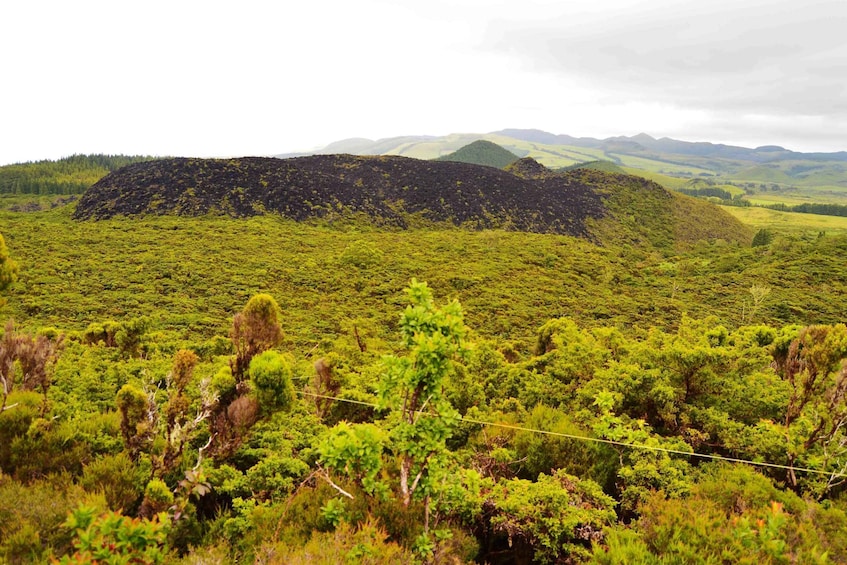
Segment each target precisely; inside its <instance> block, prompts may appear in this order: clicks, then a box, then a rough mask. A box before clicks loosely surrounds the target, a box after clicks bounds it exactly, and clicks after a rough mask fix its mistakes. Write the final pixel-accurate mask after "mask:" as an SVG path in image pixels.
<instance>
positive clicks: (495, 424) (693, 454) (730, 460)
mask: <svg viewBox="0 0 847 565" xmlns="http://www.w3.org/2000/svg"><path fill="white" fill-rule="evenodd" d="M297 393H298V394H303V395H306V396H312V397H314V398H323V399H325V400H334V401H336V402H346V403H348V404H358V405H360V406H368V407H370V408H378V406H377V405H376V404H375V403H373V402H364V401H362V400H353V399H351V398H340V397H337V396H327V395H324V394H317V393H314V392H306V391H297ZM459 419H460V420H461V421H462V422H467V423H469V424H478V425H482V426H491V427H495V428H504V429H507V430H515V431H521V432H530V433H535V434H543V435H548V436H554V437H562V438H567V439H575V440H582V441H593V442H595V443H605V444H608V445H617V446H620V447H630V448H632V449H644V450H649V451H659V452H662V453H668V454H672V455H685V456H688V457H699V458H701V459H710V460H714V461H726V462H728V463H743V464H746V465H753V466H756V467H768V468H771V469H781V470H784V471H800V472H802V473H811V474H815V475H824V476H827V477H830V478H836V477H838V478H841V477H847V473H835V472H829V471H824V470H821V469H812V468H809V467H792V466H791V465H782V464H779V463H768V462H766V461H751V460H749V459H739V458H737V457H724V456H723V455H713V454H710V453H697V452H696V451H682V450H681V449H670V448H667V447H658V446H654V445H644V444H638V443H626V442H623V441H616V440H613V439H604V438H597V437H588V436H578V435H574V434H566V433H562V432H552V431H549V430H539V429H535V428H526V427H523V426H515V425H512V424H501V423H498V422H486V421H485V420H475V419H473V418H468V417H466V416H461V417H460V418H459Z"/></svg>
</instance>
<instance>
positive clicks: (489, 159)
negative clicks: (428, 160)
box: [435, 139, 518, 169]
mask: <svg viewBox="0 0 847 565" xmlns="http://www.w3.org/2000/svg"><path fill="white" fill-rule="evenodd" d="M435 160H436V161H454V162H457V163H472V164H474V165H485V166H487V167H495V168H497V169H505V168H506V167H507V166H509V165H511V164H512V163H514V162H515V161H517V160H518V156H517V155H515V154H514V153H512V152H510V151H507V150H506V149H503V148H502V147H500V146H499V145H497V144H496V143H492V142H490V141H486V140H484V139H480V140H477V141H474V142H473V143H470V144H468V145H465V146H464V147H461V148H459V149H458V150H456V151H454V152H453V153H450V154H449V155H442V156H441V157H436V158H435Z"/></svg>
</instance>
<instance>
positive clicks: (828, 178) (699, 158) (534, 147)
mask: <svg viewBox="0 0 847 565" xmlns="http://www.w3.org/2000/svg"><path fill="white" fill-rule="evenodd" d="M479 140H485V141H490V142H492V143H495V144H497V145H499V146H500V147H503V148H505V149H506V150H508V151H510V152H512V153H514V154H515V155H517V156H518V157H532V158H533V159H535V160H536V161H538V162H539V163H541V164H543V165H544V166H546V167H549V168H552V169H561V168H565V167H569V166H573V165H577V164H580V163H587V162H591V161H598V160H599V161H609V162H612V163H615V164H616V165H618V166H620V167H622V168H624V169H626V170H628V172H630V173H634V174H639V175H642V176H645V177H646V178H650V179H651V180H656V179H657V178H658V177H657V176H656V175H659V176H661V177H665V178H667V179H684V180H686V181H687V180H694V179H706V180H712V181H714V182H715V183H716V184H717V185H722V186H724V187H726V189H727V190H730V192H744V193H745V194H746V195H747V196H745V197H744V198H745V199H748V198H749V199H750V200H751V201H755V199H756V198H758V197H759V196H760V195H761V194H763V193H767V194H768V195H769V196H773V194H771V193H776V194H777V195H785V196H786V197H796V196H797V195H798V194H799V196H800V198H808V199H812V200H811V201H814V202H829V203H836V204H843V203H847V152H838V153H799V152H795V151H790V150H787V149H784V148H782V147H776V146H767V147H758V148H755V149H751V148H745V147H736V146H728V145H723V144H712V143H705V142H686V141H679V140H673V139H668V138H661V139H654V138H652V137H650V136H649V135H646V134H639V135H636V136H632V137H613V138H608V139H602V140H601V139H592V138H576V137H571V136H567V135H554V134H550V133H547V132H543V131H539V130H517V129H512V130H502V131H499V132H492V133H485V134H451V135H447V136H443V137H423V136H419V137H398V138H388V139H382V140H378V141H370V140H361V139H359V140H350V142H349V143H347V142H344V143H342V144H340V145H338V144H333V145H332V146H330V147H331V148H333V149H335V148H337V147H344V148H353V149H355V152H356V153H357V154H373V155H377V154H391V155H404V156H408V157H415V158H419V159H434V158H437V157H442V156H444V155H448V154H450V153H452V152H455V151H457V150H458V149H460V148H461V147H462V146H464V145H467V144H469V143H472V142H475V141H479ZM635 171H641V172H637V173H636V172H635ZM678 182H679V181H678V180H668V181H666V182H663V183H662V184H663V186H666V187H672V185H673V184H677V183H678ZM815 198H817V200H814V199H815Z"/></svg>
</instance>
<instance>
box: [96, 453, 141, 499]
mask: <svg viewBox="0 0 847 565" xmlns="http://www.w3.org/2000/svg"><path fill="white" fill-rule="evenodd" d="M80 484H81V485H82V486H83V487H84V488H85V489H86V490H87V491H89V492H102V493H103V495H104V496H105V497H106V503H107V504H108V505H109V509H110V510H114V511H117V512H120V511H122V510H123V511H126V512H131V511H132V510H134V508H135V507H136V503H137V502H138V499H139V497H140V496H141V490H142V486H143V484H144V475H143V472H142V470H140V469H139V468H138V467H136V466H135V464H134V463H133V462H132V461H131V460H130V458H129V457H128V456H127V454H126V453H124V452H121V453H118V454H117V455H106V456H103V457H100V458H99V459H95V460H94V461H92V462H91V463H89V464H88V465H86V466H85V467H84V468H83V471H82V478H81V479H80Z"/></svg>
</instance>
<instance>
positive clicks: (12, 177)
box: [0, 155, 153, 195]
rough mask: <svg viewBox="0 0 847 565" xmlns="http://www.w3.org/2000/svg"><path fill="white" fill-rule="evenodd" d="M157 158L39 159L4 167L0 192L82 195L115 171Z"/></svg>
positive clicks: (84, 157)
mask: <svg viewBox="0 0 847 565" xmlns="http://www.w3.org/2000/svg"><path fill="white" fill-rule="evenodd" d="M151 159H153V157H139V156H135V157H129V156H125V155H73V156H71V157H65V158H64V159H59V160H58V161H48V160H45V161H37V162H34V163H20V164H15V165H6V166H2V167H0V195H3V194H38V195H53V194H65V195H67V194H81V193H83V192H85V190H86V189H87V188H88V187H89V186H91V185H92V184H94V183H95V182H97V181H98V180H100V179H101V178H103V177H104V176H105V175H106V174H108V173H109V172H111V171H114V170H117V169H119V168H121V167H124V166H126V165H129V164H131V163H139V162H142V161H149V160H151Z"/></svg>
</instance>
